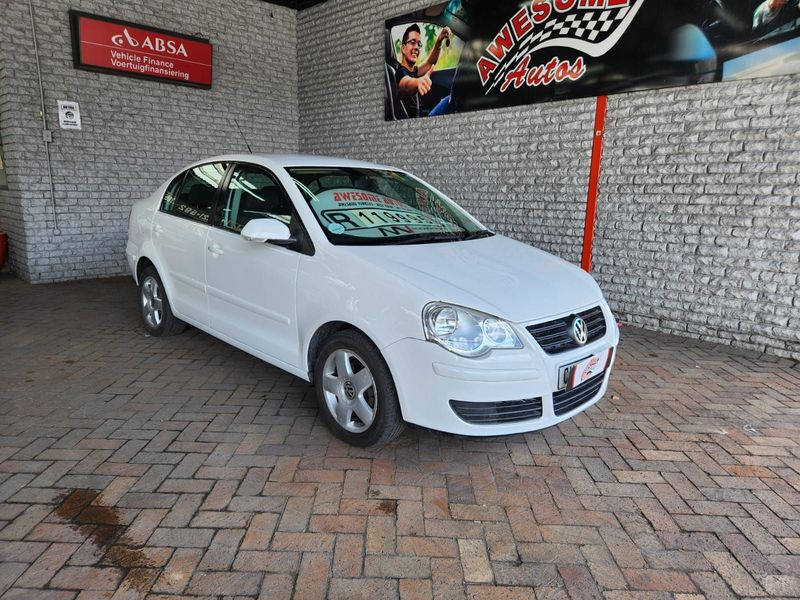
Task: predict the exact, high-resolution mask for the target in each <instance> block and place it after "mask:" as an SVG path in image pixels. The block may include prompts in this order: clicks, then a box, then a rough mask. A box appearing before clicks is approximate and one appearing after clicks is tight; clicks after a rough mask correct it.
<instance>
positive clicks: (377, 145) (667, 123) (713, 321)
mask: <svg viewBox="0 0 800 600" xmlns="http://www.w3.org/2000/svg"><path fill="white" fill-rule="evenodd" d="M429 4H430V0H428V1H425V0H421V1H404V2H396V3H391V4H389V3H377V2H369V1H367V0H329V1H328V2H327V3H325V4H323V5H320V6H317V7H315V8H312V9H308V10H304V11H302V12H300V13H299V14H298V64H299V67H300V73H299V86H300V145H301V149H302V150H303V151H307V152H313V153H318V154H319V153H325V154H334V155H344V156H348V157H354V158H362V159H371V160H377V161H381V162H385V163H388V164H392V165H397V166H400V167H403V168H407V169H409V170H411V171H413V172H415V173H417V174H419V175H421V176H422V177H424V178H426V179H428V180H429V181H431V182H432V183H434V185H436V186H437V187H440V188H441V189H442V190H443V191H445V192H446V193H448V194H449V195H451V196H452V197H453V198H455V199H456V200H457V201H458V202H460V203H461V204H462V205H464V206H465V207H466V208H468V209H469V210H470V211H472V212H473V213H474V214H475V215H476V216H478V217H479V218H480V219H481V220H482V221H483V222H484V223H485V224H487V225H489V226H491V227H493V228H494V229H496V230H497V231H498V232H500V233H503V234H505V235H509V236H511V237H514V238H516V239H518V240H521V241H524V242H527V243H530V244H533V245H536V246H538V247H540V248H542V249H545V250H547V251H550V252H553V253H555V254H558V255H560V256H562V257H563V258H565V259H567V260H570V261H573V262H576V263H577V262H578V261H579V258H580V251H581V236H582V229H583V214H584V207H585V201H586V185H587V179H588V170H589V158H590V154H591V140H592V127H593V114H594V101H593V100H591V99H590V100H578V101H568V102H560V103H557V104H549V105H536V106H530V107H522V108H513V109H503V110H495V111H487V112H481V113H469V114H460V115H451V116H447V117H439V118H434V119H427V120H424V121H406V122H395V123H386V122H385V121H384V120H383V27H384V21H385V19H386V18H387V17H392V16H396V15H399V14H403V13H405V12H408V11H411V10H415V9H417V8H420V7H423V6H426V5H429ZM798 94H800V77H791V78H779V79H766V80H760V81H751V82H744V83H733V84H713V85H708V86H698V87H692V88H679V89H672V90H662V91H654V92H644V93H636V94H626V95H620V96H613V97H611V99H610V102H609V117H608V129H607V134H606V153H605V161H604V166H603V177H602V186H601V195H600V199H599V214H600V216H599V220H598V226H597V232H596V236H597V239H596V249H595V261H594V268H595V275H596V277H597V279H598V281H599V282H600V284H601V286H602V287H603V289H604V291H605V293H606V295H607V297H608V298H609V301H610V302H611V304H612V306H613V307H614V309H615V310H616V311H617V312H618V313H619V314H620V316H621V317H622V318H623V319H624V320H626V321H628V322H631V323H633V324H636V325H639V326H643V327H646V328H651V329H657V330H661V331H666V332H670V333H678V334H681V335H688V336H692V337H699V338H702V339H707V340H714V341H719V342H722V343H728V344H734V345H737V346H740V347H744V348H750V349H758V350H767V351H769V352H772V353H775V354H779V355H782V356H789V357H794V358H798V359H800V293H798V291H797V290H798V287H799V284H800V279H799V278H800V191H798V189H800V188H798V184H799V183H800V177H799V176H798V174H799V173H800V152H798V150H800V105H799V104H798V103H797V98H798ZM543 293H547V292H546V287H543Z"/></svg>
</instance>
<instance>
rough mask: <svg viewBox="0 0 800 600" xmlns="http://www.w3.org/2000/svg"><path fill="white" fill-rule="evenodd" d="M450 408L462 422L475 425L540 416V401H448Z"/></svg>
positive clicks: (524, 419) (513, 421) (510, 421)
mask: <svg viewBox="0 0 800 600" xmlns="http://www.w3.org/2000/svg"><path fill="white" fill-rule="evenodd" d="M450 407H451V408H452V409H453V412H455V413H456V414H457V415H458V416H459V417H461V419H462V420H464V421H466V422H467V423H474V424H475V425H492V424H501V423H516V422H517V421H527V420H529V419H538V418H539V417H541V416H542V399H541V398H530V399H528V400H509V401H507V402H461V401H459V400H450Z"/></svg>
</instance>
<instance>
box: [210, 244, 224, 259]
mask: <svg viewBox="0 0 800 600" xmlns="http://www.w3.org/2000/svg"><path fill="white" fill-rule="evenodd" d="M208 251H209V252H211V254H213V255H214V256H220V255H222V254H225V252H224V251H223V250H222V246H220V245H219V244H211V245H210V246H209V247H208Z"/></svg>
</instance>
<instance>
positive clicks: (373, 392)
mask: <svg viewBox="0 0 800 600" xmlns="http://www.w3.org/2000/svg"><path fill="white" fill-rule="evenodd" d="M314 386H315V392H316V395H317V402H318V403H319V409H320V414H321V416H322V418H323V420H324V421H325V423H326V424H327V425H328V427H329V428H330V429H331V431H332V432H333V434H334V435H335V436H336V437H338V438H339V439H341V440H344V441H345V442H347V443H349V444H352V445H354V446H362V447H366V446H377V445H381V444H386V443H388V442H390V441H392V440H393V439H395V438H396V437H397V436H398V435H400V433H402V431H403V429H404V427H405V423H404V422H403V419H402V416H401V414H400V405H399V403H398V400H397V390H396V389H395V387H394V381H393V380H392V374H391V373H390V372H389V367H388V365H387V364H386V361H384V360H383V357H382V356H381V354H380V351H379V350H378V348H377V347H376V346H375V344H373V343H372V342H371V341H370V340H369V338H367V337H366V336H365V335H363V334H361V333H359V332H357V331H352V330H347V331H340V332H339V333H336V334H334V335H333V336H331V338H330V339H328V341H327V342H325V344H324V345H323V347H322V349H321V350H320V353H319V355H318V357H317V361H316V363H315V365H314Z"/></svg>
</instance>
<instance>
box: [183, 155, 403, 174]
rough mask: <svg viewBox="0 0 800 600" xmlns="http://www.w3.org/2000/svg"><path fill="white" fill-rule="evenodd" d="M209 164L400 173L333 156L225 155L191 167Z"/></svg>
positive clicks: (375, 165)
mask: <svg viewBox="0 0 800 600" xmlns="http://www.w3.org/2000/svg"><path fill="white" fill-rule="evenodd" d="M209 162H249V163H256V164H261V165H263V166H265V167H271V168H286V167H361V168H367V169H389V170H394V171H398V170H400V169H398V168H397V167H390V166H387V165H381V164H377V163H370V162H365V161H360V160H351V159H349V158H336V157H331V156H315V155H313V154H261V153H253V154H223V155H220V156H212V157H209V158H206V159H203V160H199V161H197V162H195V163H193V164H192V165H191V167H194V166H197V165H203V164H207V163H209ZM191 167H189V168H191Z"/></svg>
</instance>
